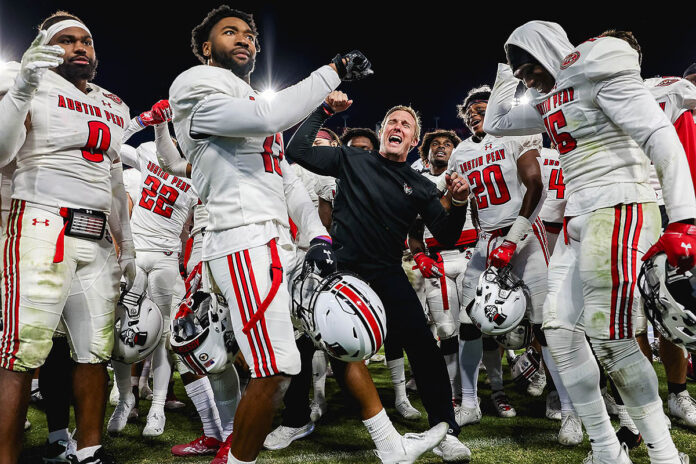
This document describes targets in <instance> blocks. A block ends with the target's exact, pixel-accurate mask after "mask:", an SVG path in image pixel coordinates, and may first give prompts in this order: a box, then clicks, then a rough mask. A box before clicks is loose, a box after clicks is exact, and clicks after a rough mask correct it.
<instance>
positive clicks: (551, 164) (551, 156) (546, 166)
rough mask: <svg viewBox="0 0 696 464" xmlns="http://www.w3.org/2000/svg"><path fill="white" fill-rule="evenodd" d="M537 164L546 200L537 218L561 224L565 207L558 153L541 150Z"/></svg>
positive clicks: (551, 150) (546, 149) (549, 149)
mask: <svg viewBox="0 0 696 464" xmlns="http://www.w3.org/2000/svg"><path fill="white" fill-rule="evenodd" d="M539 153H540V154H541V156H540V157H539V164H540V165H541V176H542V178H543V179H544V186H545V187H546V198H545V199H544V205H543V206H542V207H541V211H540V212H539V217H540V218H541V220H542V221H544V222H554V223H557V224H558V223H561V222H563V216H564V215H565V207H566V195H565V184H564V183H563V169H561V161H560V160H559V159H558V151H556V150H554V149H552V148H542V149H541V151H540V152H539Z"/></svg>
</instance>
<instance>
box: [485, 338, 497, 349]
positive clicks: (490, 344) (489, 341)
mask: <svg viewBox="0 0 696 464" xmlns="http://www.w3.org/2000/svg"><path fill="white" fill-rule="evenodd" d="M498 348H500V345H498V342H496V341H495V338H493V337H483V351H494V350H497V349H498Z"/></svg>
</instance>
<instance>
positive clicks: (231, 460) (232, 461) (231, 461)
mask: <svg viewBox="0 0 696 464" xmlns="http://www.w3.org/2000/svg"><path fill="white" fill-rule="evenodd" d="M227 464H256V459H254V460H253V461H240V460H239V459H237V458H235V457H234V456H232V451H230V452H229V453H227Z"/></svg>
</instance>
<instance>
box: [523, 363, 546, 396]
mask: <svg viewBox="0 0 696 464" xmlns="http://www.w3.org/2000/svg"><path fill="white" fill-rule="evenodd" d="M544 387H546V374H545V373H544V369H542V368H541V367H539V370H538V371H536V373H535V374H534V375H533V376H532V378H531V379H530V381H529V385H528V386H527V394H529V396H534V397H537V396H541V395H542V393H544Z"/></svg>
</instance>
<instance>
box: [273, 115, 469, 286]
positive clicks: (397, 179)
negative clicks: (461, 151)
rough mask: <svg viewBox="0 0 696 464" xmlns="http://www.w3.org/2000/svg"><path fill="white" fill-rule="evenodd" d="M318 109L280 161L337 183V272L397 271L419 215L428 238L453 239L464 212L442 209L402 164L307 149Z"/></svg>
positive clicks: (343, 150)
mask: <svg viewBox="0 0 696 464" xmlns="http://www.w3.org/2000/svg"><path fill="white" fill-rule="evenodd" d="M326 119H328V115H327V114H326V112H325V111H324V110H323V108H321V107H320V108H318V109H317V110H316V111H315V112H313V113H312V114H311V115H310V116H309V117H308V118H307V119H306V120H305V122H304V123H303V124H302V125H301V126H300V128H299V129H298V130H297V132H296V133H295V135H294V136H293V138H292V140H290V143H289V144H288V146H287V148H286V155H287V156H288V158H289V159H290V160H292V161H295V162H296V163H298V164H299V165H300V166H302V167H304V168H306V169H308V170H310V171H312V172H315V173H317V174H321V175H326V176H332V177H335V178H336V179H337V180H338V188H337V191H336V197H335V200H334V209H333V222H332V225H331V237H332V239H333V241H334V249H335V250H336V257H337V258H338V261H339V264H340V265H341V267H347V268H349V269H351V270H354V271H356V272H358V273H359V274H361V275H362V276H363V278H365V279H368V280H369V279H371V278H372V277H376V276H377V275H378V274H379V273H380V271H385V270H387V268H396V267H400V266H401V257H402V250H403V247H404V241H405V240H406V236H407V234H408V230H409V228H410V227H411V225H412V224H413V222H414V220H415V219H416V217H417V216H418V215H419V214H420V216H421V217H422V218H423V221H424V222H425V225H426V226H427V227H428V230H429V231H430V232H431V233H432V234H433V236H434V237H435V238H436V239H437V240H438V241H439V242H440V243H442V244H443V245H445V246H449V245H452V246H453V245H454V243H455V242H456V241H457V239H458V238H459V236H460V234H461V232H462V228H463V226H464V220H465V219H466V207H452V209H451V212H450V213H447V211H446V210H445V209H444V208H443V207H442V204H441V203H440V193H439V192H438V190H437V189H436V188H435V184H433V182H431V181H430V180H429V179H427V178H426V177H424V176H423V175H421V174H419V173H418V172H416V171H415V170H414V169H412V168H411V167H410V166H409V165H408V164H406V163H405V162H396V161H391V160H388V159H386V158H385V157H383V156H382V155H380V154H379V152H377V151H367V150H362V149H359V148H351V147H313V146H312V143H313V142H314V138H315V137H316V134H317V131H318V130H319V128H320V127H321V125H322V123H323V122H324V121H325V120H326Z"/></svg>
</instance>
